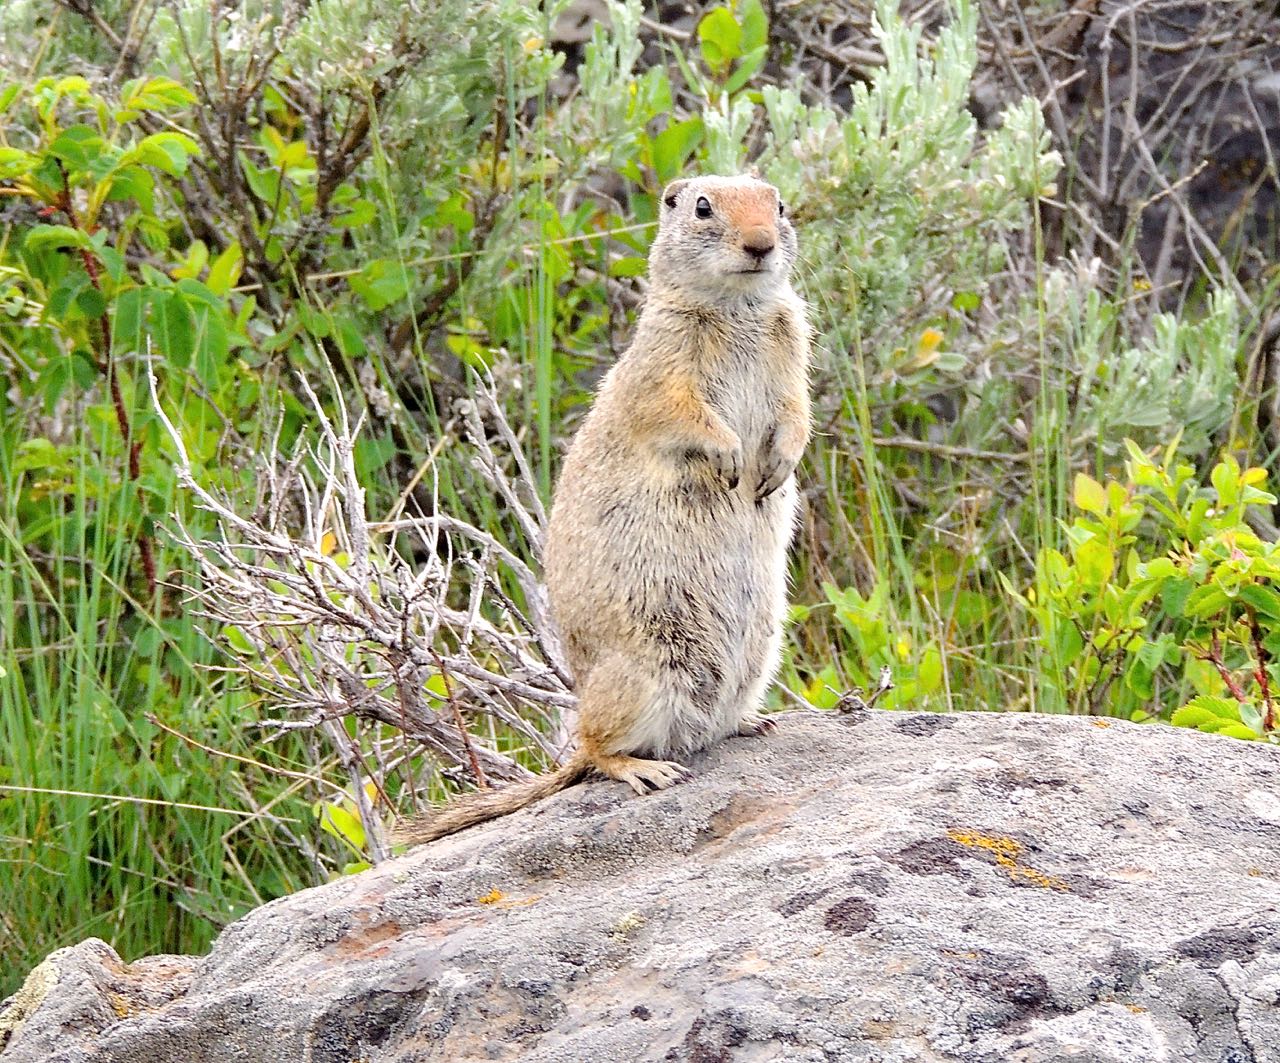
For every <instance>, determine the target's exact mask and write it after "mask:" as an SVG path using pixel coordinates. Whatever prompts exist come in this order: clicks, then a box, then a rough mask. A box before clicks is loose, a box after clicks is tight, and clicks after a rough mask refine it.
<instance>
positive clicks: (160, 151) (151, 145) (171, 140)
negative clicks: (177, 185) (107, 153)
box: [121, 132, 200, 177]
mask: <svg viewBox="0 0 1280 1063" xmlns="http://www.w3.org/2000/svg"><path fill="white" fill-rule="evenodd" d="M199 154H200V145H199V144H197V143H196V142H195V141H194V140H192V139H191V138H190V137H189V136H187V135H186V134H185V133H174V132H164V133H152V134H151V135H150V136H148V137H143V138H142V139H141V140H140V141H138V143H137V144H135V145H134V146H133V148H132V149H131V150H130V151H128V152H126V153H125V155H124V158H123V159H122V160H121V161H122V162H123V161H126V160H127V161H130V162H133V161H137V162H140V163H142V164H143V165H144V166H154V167H155V168H156V169H157V170H163V171H164V172H165V173H167V174H170V175H171V176H173V177H181V176H182V175H183V174H185V173H186V172H187V166H188V165H190V162H191V159H192V157H193V156H195V155H199Z"/></svg>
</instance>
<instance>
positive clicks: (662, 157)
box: [653, 118, 703, 185]
mask: <svg viewBox="0 0 1280 1063" xmlns="http://www.w3.org/2000/svg"><path fill="white" fill-rule="evenodd" d="M702 133H703V129H702V119H701V118H689V119H686V120H685V121H683V122H671V123H669V124H668V125H667V128H666V129H664V130H663V131H662V132H661V133H659V134H658V135H657V136H656V137H654V138H653V169H654V172H655V173H656V174H657V177H658V183H659V184H663V185H665V184H666V183H667V182H668V181H670V180H671V179H672V178H674V177H675V176H677V175H678V174H679V173H680V171H681V170H683V169H684V164H685V163H686V162H687V161H688V159H689V156H690V155H692V154H693V152H694V150H695V149H696V148H697V147H698V144H699V143H700V142H701V141H702Z"/></svg>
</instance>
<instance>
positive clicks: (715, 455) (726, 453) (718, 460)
mask: <svg viewBox="0 0 1280 1063" xmlns="http://www.w3.org/2000/svg"><path fill="white" fill-rule="evenodd" d="M706 455H707V460H708V461H709V462H710V463H711V467H712V468H713V469H715V471H716V474H717V475H718V476H719V477H720V479H722V480H723V481H724V482H725V486H726V487H728V488H729V490H730V491H732V490H733V489H734V488H735V487H737V486H738V481H739V480H741V479H742V444H741V443H739V442H737V441H736V440H735V441H734V442H733V443H732V444H729V445H727V446H715V445H711V444H708V446H707V447H706Z"/></svg>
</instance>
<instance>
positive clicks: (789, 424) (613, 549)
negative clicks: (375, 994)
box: [400, 177, 810, 844]
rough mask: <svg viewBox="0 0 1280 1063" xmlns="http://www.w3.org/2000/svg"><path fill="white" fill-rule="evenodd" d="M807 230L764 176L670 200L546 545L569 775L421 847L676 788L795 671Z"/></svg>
mask: <svg viewBox="0 0 1280 1063" xmlns="http://www.w3.org/2000/svg"><path fill="white" fill-rule="evenodd" d="M795 257H796V235H795V230H794V229H793V228H792V226H791V223H790V221H789V220H788V219H787V216H786V210H785V208H784V206H783V204H782V202H781V200H780V198H779V196H778V192H777V189H775V188H774V187H773V186H771V185H768V184H765V183H764V182H763V181H759V180H756V179H755V178H752V177H695V178H691V179H688V180H680V181H675V182H673V183H672V184H671V185H669V186H668V187H667V189H666V190H665V191H664V192H663V195H662V206H661V218H660V220H659V223H658V235H657V238H656V239H655V240H654V243H653V247H652V248H651V250H650V252H649V280H650V287H649V294H648V297H647V298H646V300H645V305H644V309H643V310H642V311H641V314H640V319H639V321H638V322H637V325H636V334H635V338H634V339H633V340H632V342H631V346H630V347H629V348H628V349H627V351H626V353H625V354H623V356H622V357H621V359H620V360H619V361H618V363H617V365H615V366H614V367H613V369H612V370H610V372H609V373H608V375H607V376H606V377H605V378H604V381H603V383H602V384H601V386H600V390H599V393H598V394H597V396H596V400H595V405H594V406H593V407H592V409H591V411H590V413H588V415H587V417H586V419H585V421H584V422H583V425H582V428H581V430H580V431H579V432H578V434H577V436H576V438H575V439H574V441H573V443H572V445H571V446H570V448H569V452H568V454H567V456H566V458H565V462H564V469H563V471H562V472H561V475H560V481H559V484H558V485H557V488H556V493H555V501H554V503H553V506H552V510H551V526H550V530H549V534H548V537H547V544H546V556H545V558H544V561H545V566H546V576H547V587H548V591H549V593H550V599H551V609H552V614H553V617H554V619H555V621H556V624H557V625H558V626H559V629H560V633H561V635H562V636H563V638H564V643H565V651H566V654H567V656H568V659H569V664H570V666H571V667H572V669H573V672H574V675H575V676H576V679H577V691H578V695H579V699H580V707H579V711H578V742H579V744H578V750H577V752H576V753H575V754H574V755H573V756H572V757H571V758H570V760H569V761H568V762H567V763H566V764H565V765H564V766H563V767H561V768H560V769H559V770H558V771H555V772H553V773H550V774H548V775H544V776H540V777H539V778H537V779H534V780H532V781H530V782H527V783H518V784H515V785H513V786H508V787H505V788H504V789H501V790H496V791H487V792H484V793H479V794H472V795H469V796H467V797H464V798H461V799H459V800H457V801H456V802H455V803H454V804H452V805H449V806H447V807H446V808H445V809H443V810H442V811H440V812H437V813H435V814H431V815H428V816H427V817H425V818H424V819H422V820H419V821H417V822H415V823H412V824H410V825H409V826H407V827H406V828H405V829H403V830H402V831H401V832H400V836H401V837H402V838H403V839H404V840H406V841H410V842H412V843H414V844H416V843H420V842H426V841H431V840H432V839H434V838H439V837H442V836H443V835H446V834H450V833H452V832H454V831H457V830H461V829H463V828H464V827H469V826H471V825H472V824H475V823H480V822H483V821H484V820H487V819H491V818H493V817H495V816H501V815H505V814H506V813H508V812H513V811H515V810H516V809H518V808H522V807H524V806H525V805H527V804H529V803H531V802H533V801H536V800H539V799H541V798H543V797H546V796H549V795H550V794H553V793H555V792H557V791H559V790H562V789H564V788H565V787H566V786H569V785H572V784H573V783H575V782H577V781H579V780H580V779H582V778H584V777H585V776H586V775H588V774H589V773H590V772H591V771H592V770H595V771H599V772H602V773H603V774H605V775H608V776H611V777H612V778H615V779H621V780H623V781H625V782H627V783H629V784H630V785H631V786H632V787H633V788H634V789H635V790H636V792H637V793H645V792H646V791H647V790H650V789H653V790H660V789H663V788H664V787H667V786H670V785H671V784H672V783H674V782H677V781H679V780H680V779H682V778H684V777H685V776H686V775H687V769H686V768H685V767H684V766H683V765H682V764H680V763H678V762H676V761H675V760H674V759H670V758H676V757H686V756H688V755H689V754H691V753H694V752H696V751H697V750H700V749H703V748H705V747H706V746H709V745H711V744H712V743H714V742H717V741H719V740H720V739H722V738H725V737H726V736H728V735H733V734H740V735H750V734H758V733H760V732H761V731H763V730H765V729H767V727H768V726H769V725H768V721H767V720H766V719H765V718H764V717H762V716H761V715H760V714H759V712H758V711H757V710H758V709H759V707H760V704H761V701H762V699H763V697H764V693H765V689H766V687H767V686H768V684H769V682H770V681H771V680H772V678H773V676H774V673H775V671H776V669H777V666H778V657H779V651H780V644H781V636H782V630H781V629H782V619H783V613H784V610H785V608H786V579H787V577H786V551H787V545H788V543H789V541H790V539H791V536H792V531H793V528H794V525H795V519H796V504H797V500H796V489H795V484H794V480H793V477H792V471H793V470H794V469H795V466H796V463H797V462H798V461H799V460H800V456H801V453H802V452H803V450H804V447H805V444H806V442H807V441H808V438H809V430H810V414H809V394H808V366H809V325H808V322H807V320H806V317H805V306H804V302H803V301H802V300H801V299H800V297H799V296H798V295H796V293H795V292H794V291H793V290H792V288H791V284H790V281H789V276H790V273H791V267H792V264H793V263H794V261H795Z"/></svg>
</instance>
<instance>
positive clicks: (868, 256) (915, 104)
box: [761, 0, 1061, 378]
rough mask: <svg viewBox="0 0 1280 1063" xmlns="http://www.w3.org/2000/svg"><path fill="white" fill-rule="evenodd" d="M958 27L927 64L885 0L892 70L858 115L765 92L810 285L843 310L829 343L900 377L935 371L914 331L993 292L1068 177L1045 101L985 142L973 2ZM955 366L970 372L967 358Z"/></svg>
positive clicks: (774, 158) (771, 171)
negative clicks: (1017, 241) (977, 108)
mask: <svg viewBox="0 0 1280 1063" xmlns="http://www.w3.org/2000/svg"><path fill="white" fill-rule="evenodd" d="M953 16H954V17H953V18H952V21H951V23H950V24H949V25H948V26H947V27H945V28H944V29H943V30H942V31H941V33H940V34H939V36H938V39H937V42H936V44H935V45H934V46H933V48H932V49H931V50H930V53H929V54H925V53H924V52H923V51H922V44H921V30H920V27H919V26H912V25H908V24H907V23H905V22H904V21H903V20H902V19H901V17H900V16H899V15H898V13H897V10H896V5H894V4H891V3H888V2H885V0H881V2H880V3H878V4H877V9H876V17H875V22H874V27H873V29H874V33H875V35H876V38H877V39H878V40H879V42H880V44H881V47H882V48H883V50H884V54H885V60H886V61H885V64H884V65H883V66H882V67H879V68H877V69H876V70H874V71H873V72H872V75H871V78H870V80H869V82H867V83H864V84H859V85H858V86H857V87H856V88H855V91H854V97H853V102H852V105H851V107H850V109H849V113H848V114H847V115H841V114H838V113H836V112H834V111H832V110H830V109H828V108H825V107H806V106H805V105H803V104H802V103H801V101H800V99H799V96H798V95H797V94H796V93H795V92H793V91H791V90H787V89H774V88H769V89H766V90H765V91H764V93H763V99H764V109H765V113H766V116H767V119H768V124H769V130H770V142H769V144H768V145H767V146H766V148H765V151H764V152H763V154H762V156H761V164H762V167H763V169H764V172H765V174H766V175H767V176H768V177H769V179H770V180H772V181H773V182H774V183H776V184H778V185H779V187H781V188H782V189H783V191H784V193H785V194H786V195H787V197H788V198H789V199H790V200H791V201H793V204H794V206H795V209H796V211H797V213H798V214H799V216H800V219H801V221H802V222H809V223H810V224H808V226H807V227H806V231H805V239H804V246H805V252H806V254H805V257H806V261H807V263H808V276H807V278H806V281H805V284H806V287H807V288H808V290H810V291H811V292H813V293H815V294H817V293H820V299H825V300H828V301H829V305H828V306H827V307H825V308H824V307H823V306H822V305H821V304H820V305H819V317H820V321H821V323H822V327H823V332H824V335H823V340H824V346H825V347H827V348H828V349H829V350H830V351H832V352H833V353H834V354H835V355H836V356H837V357H839V356H841V355H843V354H847V353H849V352H852V351H853V350H854V349H855V348H856V349H858V350H860V351H861V352H862V353H863V354H864V355H867V356H869V357H870V359H871V365H872V366H873V367H874V369H875V370H876V371H883V372H884V373H887V374H888V375H889V376H892V377H896V378H902V377H909V376H911V375H912V374H914V373H919V372H921V371H923V370H924V369H926V368H929V367H925V366H918V365H914V362H918V361H919V359H918V358H917V356H916V352H915V350H914V348H913V343H912V341H913V339H914V337H913V336H912V335H911V334H910V333H911V329H912V328H913V327H916V326H920V327H923V325H924V324H925V323H927V322H929V321H931V320H933V319H941V318H947V317H954V316H955V315H954V313H953V311H951V310H950V309H949V305H948V304H949V303H950V300H951V299H952V297H953V295H954V294H955V292H957V291H967V292H973V293H977V294H979V295H983V294H985V290H986V287H987V285H988V283H989V282H990V279H991V278H992V277H993V275H995V274H998V273H999V271H1000V270H1002V269H1003V268H1004V266H1005V264H1006V257H1007V256H1006V250H1005V239H1006V237H1007V236H1008V235H1009V234H1011V233H1014V232H1016V231H1018V230H1020V229H1023V228H1025V226H1026V225H1027V223H1028V219H1029V217H1030V206H1031V201H1032V199H1033V198H1034V197H1035V196H1036V195H1039V194H1045V193H1046V192H1047V191H1049V190H1050V189H1051V187H1052V181H1053V179H1054V177H1055V176H1056V174H1057V172H1058V170H1059V168H1060V167H1061V159H1060V158H1059V157H1058V155H1057V153H1056V152H1053V151H1051V150H1049V144H1048V136H1047V134H1046V132H1045V129H1044V126H1043V121H1042V119H1041V116H1040V113H1039V110H1038V108H1037V107H1036V106H1035V103H1034V101H1032V100H1025V101H1023V102H1022V103H1020V104H1017V105H1015V106H1014V107H1011V108H1010V109H1009V110H1008V111H1007V112H1006V114H1005V116H1004V122H1003V124H1002V126H1001V128H999V129H998V130H996V131H995V132H993V133H989V134H987V135H986V136H985V137H981V138H980V137H979V135H978V130H977V125H976V122H975V121H974V118H973V116H972V115H971V114H970V113H969V111H968V109H967V104H968V88H969V81H970V78H971V77H972V74H973V69H974V64H975V61H976V48H975V39H976V37H975V34H976V25H975V14H974V8H973V5H972V4H971V3H969V2H968V0H961V2H958V3H957V4H956V5H955V8H954V12H953ZM948 364H949V365H950V368H951V369H952V370H953V371H954V372H956V373H960V372H963V371H965V370H966V363H965V360H964V359H963V358H959V359H957V358H952V359H951V360H950V361H949V362H946V361H944V365H948ZM930 366H932V367H933V368H934V369H936V364H935V363H933V362H931V363H930Z"/></svg>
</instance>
